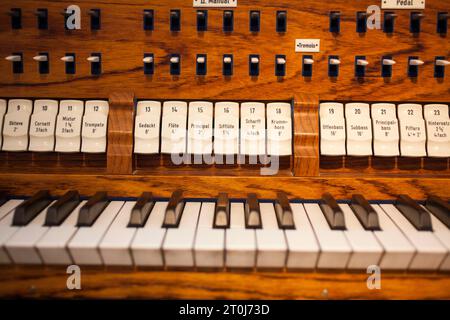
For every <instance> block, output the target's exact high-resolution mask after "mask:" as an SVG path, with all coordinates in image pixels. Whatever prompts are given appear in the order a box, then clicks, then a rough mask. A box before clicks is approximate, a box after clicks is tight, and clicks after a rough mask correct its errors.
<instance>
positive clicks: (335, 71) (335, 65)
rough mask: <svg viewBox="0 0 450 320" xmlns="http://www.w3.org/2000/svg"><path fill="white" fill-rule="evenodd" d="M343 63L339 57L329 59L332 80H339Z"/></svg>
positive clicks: (329, 73) (329, 72)
mask: <svg viewBox="0 0 450 320" xmlns="http://www.w3.org/2000/svg"><path fill="white" fill-rule="evenodd" d="M340 63H341V61H340V60H339V56H329V57H328V76H329V77H331V78H337V77H338V76H339V65H340Z"/></svg>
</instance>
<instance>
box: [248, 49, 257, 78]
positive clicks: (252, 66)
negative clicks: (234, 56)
mask: <svg viewBox="0 0 450 320" xmlns="http://www.w3.org/2000/svg"><path fill="white" fill-rule="evenodd" d="M248 73H249V75H250V76H251V77H257V76H259V55H257V54H251V55H249V56H248Z"/></svg>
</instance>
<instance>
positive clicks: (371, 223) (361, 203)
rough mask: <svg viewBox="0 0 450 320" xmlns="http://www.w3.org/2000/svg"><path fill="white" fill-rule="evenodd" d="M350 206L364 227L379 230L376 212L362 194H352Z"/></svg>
mask: <svg viewBox="0 0 450 320" xmlns="http://www.w3.org/2000/svg"><path fill="white" fill-rule="evenodd" d="M350 208H352V210H353V212H354V213H355V215H356V217H357V218H358V220H359V222H361V224H362V226H363V227H364V229H366V230H371V231H373V230H381V228H380V223H379V221H378V214H377V212H376V211H375V210H374V209H373V208H372V206H371V205H370V203H369V202H368V201H367V200H366V199H365V198H364V197H363V196H362V195H360V194H354V195H353V197H352V203H351V204H350Z"/></svg>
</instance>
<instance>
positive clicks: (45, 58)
mask: <svg viewBox="0 0 450 320" xmlns="http://www.w3.org/2000/svg"><path fill="white" fill-rule="evenodd" d="M34 59H35V60H36V61H38V63H39V73H40V74H48V73H49V72H50V61H49V60H50V58H49V55H48V52H39V55H38V56H36V57H34Z"/></svg>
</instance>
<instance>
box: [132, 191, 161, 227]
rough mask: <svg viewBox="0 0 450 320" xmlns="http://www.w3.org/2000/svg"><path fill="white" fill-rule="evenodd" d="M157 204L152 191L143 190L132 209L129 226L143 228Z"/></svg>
mask: <svg viewBox="0 0 450 320" xmlns="http://www.w3.org/2000/svg"><path fill="white" fill-rule="evenodd" d="M154 205H155V201H154V200H153V196H152V193H151V192H143V193H142V194H141V196H140V197H139V199H138V200H137V201H136V204H135V205H134V207H133V209H132V210H131V215H130V221H129V222H128V227H129V228H142V227H143V226H144V225H145V223H146V222H147V219H148V217H149V216H150V212H151V211H152V209H153V206H154Z"/></svg>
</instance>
